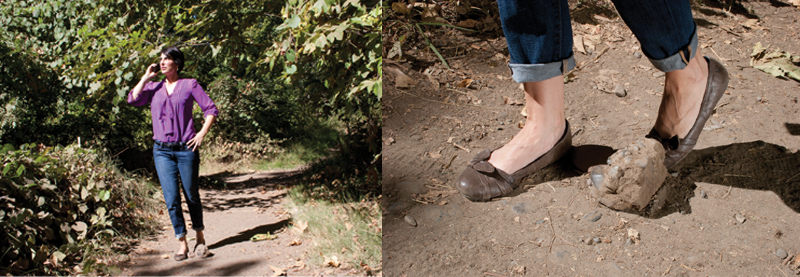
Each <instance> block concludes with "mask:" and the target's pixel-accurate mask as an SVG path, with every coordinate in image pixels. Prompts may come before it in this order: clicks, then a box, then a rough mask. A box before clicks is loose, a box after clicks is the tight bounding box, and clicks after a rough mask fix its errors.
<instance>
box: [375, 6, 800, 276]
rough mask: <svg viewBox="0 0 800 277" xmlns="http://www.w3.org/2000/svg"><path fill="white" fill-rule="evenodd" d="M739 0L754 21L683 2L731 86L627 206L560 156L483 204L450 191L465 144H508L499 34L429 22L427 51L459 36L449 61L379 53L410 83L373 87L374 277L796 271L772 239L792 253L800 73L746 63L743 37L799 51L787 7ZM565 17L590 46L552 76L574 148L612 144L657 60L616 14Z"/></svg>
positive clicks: (799, 198) (633, 118)
mask: <svg viewBox="0 0 800 277" xmlns="http://www.w3.org/2000/svg"><path fill="white" fill-rule="evenodd" d="M706 2H707V1H706ZM712 2H713V1H712ZM737 3H738V2H737ZM743 3H745V4H747V5H749V6H751V7H752V9H753V11H754V13H756V14H758V15H760V16H761V19H762V20H761V21H758V20H755V21H753V19H752V18H748V15H744V14H742V13H741V11H739V12H736V11H734V12H735V13H736V15H735V17H729V16H727V15H726V12H727V11H722V10H721V9H718V8H709V7H699V8H698V7H696V8H695V11H694V17H695V22H697V24H698V28H699V30H698V35H699V37H700V42H701V43H700V44H701V50H700V51H701V53H702V54H703V55H707V56H710V57H713V58H716V59H719V60H721V61H722V62H723V63H724V64H725V66H726V67H727V69H728V71H729V72H730V78H731V81H730V85H729V87H728V90H727V93H726V95H725V96H723V98H722V100H721V101H720V103H719V104H718V106H717V108H716V112H715V114H714V115H713V116H712V118H711V119H710V120H709V121H708V122H707V124H706V128H705V131H703V134H702V136H701V137H700V141H699V143H698V145H697V146H696V148H695V151H693V152H692V153H691V154H690V155H688V156H687V157H686V158H685V159H684V160H683V161H681V162H680V163H679V164H678V165H677V166H676V168H673V169H672V170H670V172H669V173H670V175H669V176H667V180H666V181H665V183H664V185H663V186H662V188H661V189H660V190H659V191H658V192H657V194H656V196H655V200H653V201H652V202H651V203H650V205H648V206H647V208H646V209H645V211H644V212H643V213H641V214H631V213H623V212H614V211H611V210H609V209H608V208H605V207H603V206H601V205H598V204H597V199H594V198H592V197H591V195H590V193H589V188H588V187H587V179H588V175H587V174H582V173H580V172H577V171H576V170H575V167H574V166H573V165H572V164H571V162H570V161H569V159H562V160H561V161H559V162H557V163H555V164H553V165H551V166H548V167H546V168H545V169H543V170H541V171H540V172H538V173H536V174H533V175H532V176H530V177H529V178H528V179H526V180H524V181H523V182H522V183H521V184H520V187H519V188H517V189H516V190H515V191H514V192H513V193H512V194H511V195H509V196H507V197H502V198H499V199H496V200H493V201H490V202H485V203H475V202H470V201H468V200H466V199H465V198H464V197H463V196H461V195H460V194H458V192H457V191H456V190H455V189H454V188H453V186H454V182H455V181H456V179H457V178H458V175H459V173H460V172H461V171H462V170H463V169H464V167H465V166H466V164H467V162H468V161H469V160H470V159H471V158H472V157H473V156H474V155H475V154H476V153H478V152H480V151H481V150H483V149H487V148H489V149H491V148H495V147H498V146H500V145H503V144H505V143H507V142H508V141H509V140H510V139H511V137H512V136H513V135H514V134H516V133H517V132H518V130H519V126H518V124H519V123H520V122H522V121H524V117H523V116H522V115H520V110H521V109H522V105H521V104H520V103H522V102H524V99H523V94H522V91H521V90H520V88H519V86H518V84H516V83H514V82H513V81H512V80H511V79H510V72H509V70H508V68H507V67H506V66H505V63H506V62H507V58H508V56H507V55H508V54H507V51H504V49H505V41H504V39H503V38H498V39H494V38H489V39H478V40H477V41H476V38H474V37H464V36H463V35H460V34H457V33H456V32H441V33H431V34H428V37H432V38H434V43H440V44H438V45H437V47H439V49H462V50H461V51H462V52H458V53H445V54H444V55H445V57H452V58H449V59H448V62H449V63H450V66H451V67H452V68H453V69H446V68H444V67H443V66H442V65H440V64H438V63H437V62H436V60H437V58H436V56H435V55H433V54H430V55H427V56H426V55H424V54H425V53H424V52H425V51H424V49H425V48H424V45H423V47H417V49H420V51H417V52H416V54H417V55H418V56H417V57H415V59H411V58H409V59H408V61H390V62H388V63H387V64H388V65H387V66H388V67H394V68H396V69H397V70H400V71H402V72H405V73H406V74H408V75H409V76H410V77H411V79H412V80H415V81H416V86H414V87H413V88H412V89H400V88H395V87H394V86H395V82H396V80H397V79H396V78H395V77H390V78H387V81H386V82H385V86H384V88H385V94H384V100H383V105H384V128H383V140H384V149H383V150H384V152H383V154H384V156H383V159H384V167H383V168H384V172H383V174H384V177H383V178H384V179H383V180H384V182H383V185H384V188H383V193H384V199H386V201H385V203H384V205H385V206H384V213H385V216H384V222H383V224H384V225H383V228H384V229H383V230H384V232H383V255H384V259H383V261H384V272H385V273H386V275H387V276H442V275H446V276H519V275H528V276H543V275H555V276H709V275H717V276H720V275H721V276H734V275H738V276H753V275H758V276H765V275H766V276H797V274H798V271H797V268H796V267H793V266H791V265H790V266H787V265H783V264H782V262H783V259H782V258H781V257H779V256H782V255H781V254H785V253H782V252H781V251H779V250H783V251H784V252H788V254H789V255H792V254H794V255H800V243H798V242H800V152H798V149H800V139H798V137H797V136H798V135H799V134H800V131H798V129H800V127H798V126H800V119H799V118H798V111H800V104H798V102H797V98H798V95H797V92H798V90H800V85H799V83H798V82H796V81H794V80H786V79H778V78H775V77H773V76H771V75H769V74H767V73H764V72H762V71H759V70H757V69H755V68H753V67H751V66H750V56H749V55H750V53H751V52H752V50H753V46H754V45H756V43H758V42H760V43H761V44H762V45H771V47H770V48H771V49H774V48H780V49H781V50H785V51H787V52H790V53H792V54H793V55H798V54H800V43H797V42H798V39H797V38H799V37H800V34H798V31H800V29H798V28H797V26H798V20H800V10H798V8H797V7H792V6H787V5H780V4H779V3H777V2H756V1H748V2H743ZM576 14H581V15H583V16H587V17H588V18H589V19H588V20H587V19H586V18H573V19H574V20H578V21H580V22H582V23H578V22H573V30H575V35H576V36H577V35H580V36H583V38H584V41H587V42H592V43H593V45H592V47H593V48H594V49H593V51H587V53H585V54H584V53H580V52H576V60H577V61H578V62H579V63H581V65H582V67H581V68H580V69H579V70H576V71H575V72H574V76H572V77H571V81H570V82H569V83H568V84H566V95H565V104H566V110H565V113H566V116H567V118H568V120H569V121H570V124H571V126H572V132H573V134H574V135H573V136H574V137H573V145H574V146H580V145H605V146H610V147H612V148H614V149H619V148H622V147H624V146H626V145H627V144H628V143H631V142H633V141H636V140H637V139H639V138H642V137H644V136H645V135H646V134H647V133H648V132H649V131H650V128H651V127H652V125H653V123H654V122H655V118H656V112H657V110H658V106H659V103H660V99H661V90H662V88H663V78H664V77H663V73H660V72H658V71H657V70H655V69H653V67H652V65H651V64H650V63H649V62H648V61H647V59H646V58H644V57H643V56H642V54H641V51H640V50H639V46H638V42H636V40H635V38H634V37H633V36H632V34H631V32H630V30H629V29H628V28H627V27H626V26H625V25H624V24H623V23H622V21H621V20H620V19H619V18H604V17H595V19H597V18H600V19H603V20H599V21H598V20H593V19H592V17H593V15H596V12H594V13H593V12H591V11H589V13H588V15H586V14H587V11H579V12H574V13H573V16H574V15H576ZM603 14H613V11H610V12H608V11H606V12H604V13H603ZM587 22H589V23H587ZM400 35H403V34H402V33H398V36H400ZM437 39H439V40H437ZM447 42H450V43H451V44H450V45H442V44H441V43H447ZM464 44H469V45H468V46H467V45H464ZM587 45H588V44H587ZM449 46H454V47H449ZM455 46H459V47H455ZM495 49H499V52H498V50H495ZM456 51H459V50H456ZM407 52H408V51H407ZM385 71H386V72H392V71H395V70H385ZM389 76H391V75H389ZM393 78H395V79H393ZM459 84H465V86H461V87H459V86H458V85H459ZM618 92H621V93H619V94H621V95H623V96H622V97H620V96H617V95H616V94H617V93H618ZM407 219H413V220H414V221H412V223H413V222H416V227H413V226H412V225H411V224H409V223H407V221H411V220H407ZM794 264H795V265H800V259H798V260H797V261H796V263H794Z"/></svg>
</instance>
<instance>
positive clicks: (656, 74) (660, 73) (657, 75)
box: [653, 71, 666, 77]
mask: <svg viewBox="0 0 800 277" xmlns="http://www.w3.org/2000/svg"><path fill="white" fill-rule="evenodd" d="M664 75H666V74H664V72H661V71H658V72H656V73H653V77H662V76H664Z"/></svg>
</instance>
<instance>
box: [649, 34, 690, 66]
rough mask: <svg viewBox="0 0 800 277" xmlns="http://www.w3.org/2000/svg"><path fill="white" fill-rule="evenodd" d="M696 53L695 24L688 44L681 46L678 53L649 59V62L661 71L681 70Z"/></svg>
mask: <svg viewBox="0 0 800 277" xmlns="http://www.w3.org/2000/svg"><path fill="white" fill-rule="evenodd" d="M696 54H697V26H696V25H695V27H694V33H693V34H692V39H691V40H690V41H689V44H688V45H686V46H684V47H682V48H681V50H679V51H678V53H675V54H673V55H672V56H669V57H666V58H663V59H658V60H656V59H650V58H648V59H649V60H650V63H651V64H653V66H654V67H655V68H656V69H658V70H661V71H663V72H670V71H674V70H681V69H684V68H686V66H687V65H688V64H689V61H691V60H692V58H694V55H696Z"/></svg>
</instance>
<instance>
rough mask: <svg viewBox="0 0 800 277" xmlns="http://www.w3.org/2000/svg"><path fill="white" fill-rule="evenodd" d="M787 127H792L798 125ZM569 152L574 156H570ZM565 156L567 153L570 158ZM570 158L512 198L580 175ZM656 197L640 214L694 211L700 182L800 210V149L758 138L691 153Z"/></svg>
mask: <svg viewBox="0 0 800 277" xmlns="http://www.w3.org/2000/svg"><path fill="white" fill-rule="evenodd" d="M796 127H797V126H796V125H795V124H793V125H792V126H789V125H787V129H790V131H791V129H792V128H796ZM567 156H569V155H567ZM567 156H565V157H567ZM577 172H578V170H577V169H576V168H575V166H573V165H572V163H571V162H570V159H567V158H562V159H561V160H559V161H558V162H556V163H554V164H552V165H549V166H547V167H545V168H543V169H542V170H540V171H539V172H537V173H535V174H533V175H531V176H530V177H528V178H527V179H526V180H524V181H523V182H522V183H521V184H520V186H521V187H522V189H520V188H517V189H516V190H514V192H512V193H511V194H509V195H508V196H507V197H514V196H517V195H520V194H522V193H525V192H526V191H528V190H529V189H531V188H532V187H535V186H536V185H538V184H543V183H546V182H552V181H558V180H564V179H567V178H572V177H575V176H578V175H579V174H578V173H577ZM670 173H672V174H671V175H668V176H667V179H666V180H665V181H664V184H663V185H662V186H661V188H660V189H659V190H658V192H656V195H655V196H654V200H652V201H651V202H650V204H648V206H647V207H645V209H644V210H643V211H642V212H640V213H639V215H641V216H644V217H649V218H661V217H664V216H667V215H669V214H672V213H691V211H692V208H691V206H690V205H689V199H691V198H692V197H694V190H695V188H696V187H697V186H696V185H695V182H704V183H711V184H718V185H722V186H730V187H736V188H742V189H751V190H764V191H767V190H768V191H773V192H775V194H777V195H778V196H779V197H780V198H781V200H783V203H784V204H786V206H788V207H789V208H791V209H792V210H794V211H795V212H798V213H800V152H796V153H792V152H791V151H789V150H787V149H786V148H785V147H783V146H780V145H776V144H771V143H766V142H763V141H754V142H747V143H735V144H730V145H724V146H718V147H711V148H706V149H700V150H695V151H692V152H691V153H690V154H689V155H687V156H686V158H684V159H683V160H682V161H681V162H680V163H678V164H677V165H675V167H673V168H671V169H670Z"/></svg>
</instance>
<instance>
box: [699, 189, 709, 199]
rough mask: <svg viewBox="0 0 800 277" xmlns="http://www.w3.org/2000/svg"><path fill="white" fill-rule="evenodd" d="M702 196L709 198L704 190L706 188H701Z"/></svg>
mask: <svg viewBox="0 0 800 277" xmlns="http://www.w3.org/2000/svg"><path fill="white" fill-rule="evenodd" d="M700 197H703V198H708V194H706V191H704V190H701V191H700Z"/></svg>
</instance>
